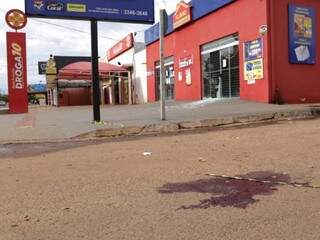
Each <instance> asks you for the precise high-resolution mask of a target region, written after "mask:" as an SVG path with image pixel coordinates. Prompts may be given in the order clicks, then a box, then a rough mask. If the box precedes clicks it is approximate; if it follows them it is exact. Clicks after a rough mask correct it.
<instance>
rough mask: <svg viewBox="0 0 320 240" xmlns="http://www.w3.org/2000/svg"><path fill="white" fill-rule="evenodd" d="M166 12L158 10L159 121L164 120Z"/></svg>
mask: <svg viewBox="0 0 320 240" xmlns="http://www.w3.org/2000/svg"><path fill="white" fill-rule="evenodd" d="M166 16H167V14H166V10H164V9H160V113H161V120H166V110H165V78H166V72H165V68H164V36H165V32H166V21H167V19H165V18H166Z"/></svg>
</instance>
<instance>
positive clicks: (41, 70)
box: [38, 62, 47, 75]
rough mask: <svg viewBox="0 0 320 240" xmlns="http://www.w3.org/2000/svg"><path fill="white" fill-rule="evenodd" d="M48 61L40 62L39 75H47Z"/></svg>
mask: <svg viewBox="0 0 320 240" xmlns="http://www.w3.org/2000/svg"><path fill="white" fill-rule="evenodd" d="M46 68H47V62H38V73H39V75H46Z"/></svg>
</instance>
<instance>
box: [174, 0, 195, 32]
mask: <svg viewBox="0 0 320 240" xmlns="http://www.w3.org/2000/svg"><path fill="white" fill-rule="evenodd" d="M191 20H192V14H191V6H190V5H189V4H187V3H185V2H180V3H178V4H177V8H176V12H175V14H174V15H173V28H174V29H176V28H179V27H181V26H183V25H185V24H187V23H188V22H190V21H191Z"/></svg>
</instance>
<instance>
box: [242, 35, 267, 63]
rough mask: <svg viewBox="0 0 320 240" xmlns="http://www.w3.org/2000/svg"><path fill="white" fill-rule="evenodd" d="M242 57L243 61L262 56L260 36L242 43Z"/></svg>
mask: <svg viewBox="0 0 320 240" xmlns="http://www.w3.org/2000/svg"><path fill="white" fill-rule="evenodd" d="M244 57H245V61H251V60H254V59H258V58H263V44H262V39H261V38H258V39H255V40H253V41H249V42H245V43H244Z"/></svg>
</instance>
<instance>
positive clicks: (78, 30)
mask: <svg viewBox="0 0 320 240" xmlns="http://www.w3.org/2000/svg"><path fill="white" fill-rule="evenodd" d="M0 11H1V12H3V13H6V12H7V11H5V10H3V9H0ZM30 19H31V20H32V21H35V22H40V23H44V24H48V25H51V26H55V27H60V28H64V29H67V30H70V31H74V32H80V33H85V34H90V35H91V33H90V32H86V31H83V30H80V29H76V28H72V27H67V26H64V25H60V24H57V23H51V22H46V21H43V20H40V19H34V18H30ZM99 38H105V39H108V40H111V41H115V42H118V41H120V40H119V39H115V38H112V37H108V36H104V35H101V34H99Z"/></svg>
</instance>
